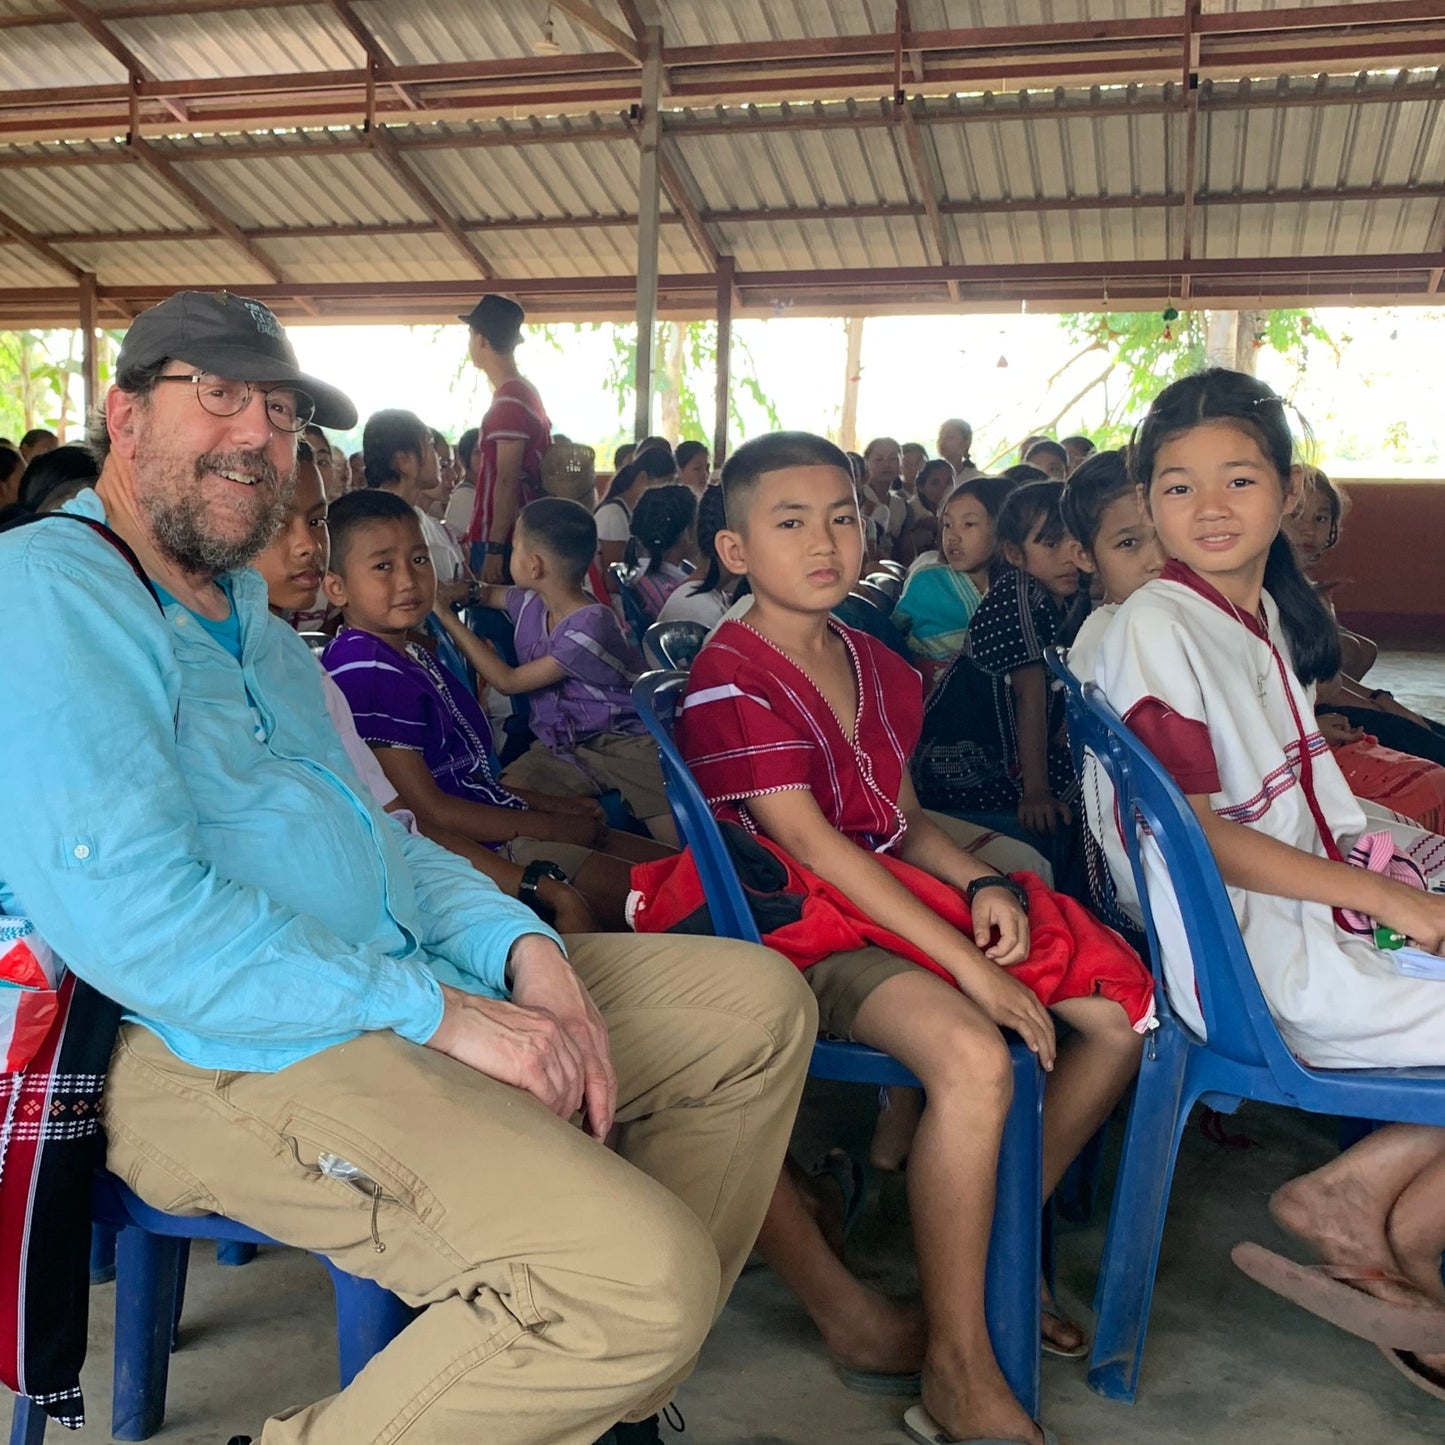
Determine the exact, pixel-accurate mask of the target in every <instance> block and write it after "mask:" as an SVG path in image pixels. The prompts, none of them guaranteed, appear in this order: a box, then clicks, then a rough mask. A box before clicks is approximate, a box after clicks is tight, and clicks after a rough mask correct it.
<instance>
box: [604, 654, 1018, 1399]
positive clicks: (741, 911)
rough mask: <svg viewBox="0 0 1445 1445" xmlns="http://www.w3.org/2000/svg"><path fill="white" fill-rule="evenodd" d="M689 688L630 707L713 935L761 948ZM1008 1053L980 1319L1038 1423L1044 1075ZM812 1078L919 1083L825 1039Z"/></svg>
mask: <svg viewBox="0 0 1445 1445" xmlns="http://www.w3.org/2000/svg"><path fill="white" fill-rule="evenodd" d="M686 686H687V674H686V673H683V672H649V673H646V674H645V675H644V676H642V677H640V678H638V680H637V682H636V683H634V684H633V688H632V700H633V703H634V704H635V705H636V707H637V711H638V715H639V716H640V717H641V718H642V721H643V722H644V723H645V724H646V725H647V730H648V732H650V733H651V734H652V737H653V739H654V741H655V742H656V743H657V746H658V751H659V753H660V754H661V762H662V775H663V778H664V780H665V782H666V785H667V799H668V802H669V804H670V805H671V807H672V815H673V818H674V819H675V820H676V822H677V830H678V833H679V835H680V836H681V837H682V839H683V841H684V842H685V843H686V844H687V845H688V846H689V847H690V848H691V849H692V855H693V860H694V862H695V863H696V865H697V872H698V877H699V878H700V879H701V881H702V886H703V892H704V893H705V894H706V896H707V902H708V911H709V913H710V914H711V916H712V925H713V931H714V933H715V934H716V935H717V936H718V937H719V938H740V939H743V940H744V941H745V942H748V943H760V942H761V941H762V940H761V938H760V937H759V934H758V927H757V924H756V922H755V921H754V919H753V915H752V911H751V910H750V909H749V908H748V902H747V896H746V894H745V893H744V892H743V886H742V883H741V882H740V881H739V879H738V875H737V869H736V867H735V866H734V864H733V861H732V857H731V855H730V854H729V853H728V851H727V845H726V843H724V841H723V836H722V831H721V829H720V828H719V827H718V825H717V822H716V820H715V819H714V818H713V816H712V812H711V810H710V809H709V808H708V806H707V803H706V801H705V800H704V798H703V795H702V790H701V789H700V788H699V787H698V785H697V782H696V780H695V779H694V778H693V776H692V774H691V773H690V772H689V771H688V768H687V764H686V763H685V762H683V760H682V754H681V753H679V752H678V750H677V745H676V744H675V743H674V741H673V727H674V723H675V720H676V713H677V705H678V702H679V700H680V699H681V696H682V693H683V691H684V690H685V688H686ZM1010 1037H1011V1039H1012V1036H1010ZM1009 1054H1010V1057H1011V1058H1012V1060H1013V1070H1014V1078H1013V1084H1014V1092H1013V1104H1012V1106H1011V1108H1010V1110H1009V1115H1008V1119H1007V1121H1006V1123H1005V1126H1004V1136H1003V1145H1002V1147H1001V1149H1000V1150H999V1161H998V1188H997V1196H996V1200H995V1204H994V1216H993V1233H992V1235H991V1236H990V1239H989V1251H988V1275H987V1280H986V1283H985V1300H984V1311H985V1314H986V1316H987V1319H988V1329H989V1336H990V1338H991V1340H992V1341H993V1350H994V1354H995V1356H996V1357H997V1359H998V1363H999V1368H1000V1369H1002V1371H1003V1374H1004V1378H1005V1379H1006V1380H1007V1381H1008V1383H1009V1388H1010V1389H1011V1390H1012V1391H1013V1392H1014V1395H1015V1397H1016V1398H1017V1399H1018V1401H1019V1403H1020V1404H1021V1405H1022V1406H1023V1407H1024V1408H1025V1409H1026V1410H1028V1412H1029V1413H1030V1414H1031V1415H1037V1414H1038V1409H1039V1328H1040V1313H1041V1311H1040V1305H1039V1268H1040V1258H1041V1239H1040V1234H1041V1228H1042V1215H1041V1211H1040V1207H1039V1201H1040V1197H1041V1195H1042V1193H1043V1187H1044V1185H1043V1153H1042V1149H1043V1134H1042V1127H1041V1115H1042V1109H1043V1097H1044V1095H1043V1071H1042V1069H1040V1068H1039V1063H1038V1059H1037V1058H1036V1057H1035V1055H1034V1054H1033V1053H1032V1052H1030V1050H1029V1049H1028V1048H1026V1047H1025V1046H1024V1044H1023V1043H1022V1042H1020V1041H1018V1040H1017V1039H1012V1041H1011V1043H1010V1046H1009ZM808 1072H809V1074H810V1075H811V1076H812V1077H813V1078H815V1079H833V1080H839V1081H842V1082H844V1083H850V1084H871V1085H874V1086H879V1085H885V1084H901V1085H905V1086H907V1087H911V1088H915V1089H916V1088H918V1087H919V1083H918V1080H917V1079H916V1078H914V1076H913V1075H912V1074H911V1073H910V1072H909V1071H908V1070H907V1069H905V1068H904V1067H903V1065H902V1064H900V1063H899V1062H898V1061H897V1060H896V1059H891V1058H889V1056H888V1055H887V1054H884V1053H880V1052H879V1051H878V1050H877V1049H870V1048H868V1047H866V1046H865V1045H863V1044H854V1043H847V1042H845V1041H843V1040H841V1039H830V1038H819V1039H818V1041H817V1042H816V1043H815V1044H814V1045H813V1058H812V1062H811V1063H810V1064H809V1066H808Z"/></svg>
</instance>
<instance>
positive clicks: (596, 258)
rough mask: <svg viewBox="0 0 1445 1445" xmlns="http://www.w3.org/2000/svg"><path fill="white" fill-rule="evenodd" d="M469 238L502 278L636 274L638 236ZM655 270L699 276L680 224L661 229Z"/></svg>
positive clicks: (617, 232)
mask: <svg viewBox="0 0 1445 1445" xmlns="http://www.w3.org/2000/svg"><path fill="white" fill-rule="evenodd" d="M472 238H473V239H474V240H475V241H476V243H477V244H478V245H479V246H480V247H481V249H482V250H483V252H484V253H485V254H486V256H487V258H488V259H489V260H490V261H491V262H492V263H493V264H494V265H495V266H496V267H497V268H498V270H499V271H500V272H501V274H502V275H504V276H519V277H529V278H537V277H545V276H558V277H565V276H635V275H636V274H637V232H636V231H635V230H634V229H632V228H623V227H620V226H619V227H616V228H613V227H610V226H609V227H607V228H606V229H605V230H603V229H594V230H577V231H564V230H557V231H488V230H486V229H485V228H483V229H481V230H479V231H474V232H473V233H472ZM658 256H659V264H660V269H661V271H662V273H663V274H664V275H667V274H669V273H672V272H693V273H699V274H700V273H702V272H703V271H704V267H703V264H702V262H701V260H700V259H699V258H698V256H697V254H696V253H695V252H694V251H693V248H692V245H691V243H690V242H689V241H688V239H687V236H686V235H685V234H684V232H683V230H682V228H681V227H680V226H663V227H662V230H661V234H660V235H659V238H658Z"/></svg>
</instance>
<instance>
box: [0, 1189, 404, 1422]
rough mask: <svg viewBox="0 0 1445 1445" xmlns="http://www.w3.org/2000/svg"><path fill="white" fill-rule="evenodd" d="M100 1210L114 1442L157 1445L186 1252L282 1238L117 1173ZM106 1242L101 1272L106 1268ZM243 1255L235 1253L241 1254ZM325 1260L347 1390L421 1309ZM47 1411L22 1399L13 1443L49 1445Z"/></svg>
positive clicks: (99, 1198)
mask: <svg viewBox="0 0 1445 1445" xmlns="http://www.w3.org/2000/svg"><path fill="white" fill-rule="evenodd" d="M93 1210H94V1216H95V1220H96V1223H97V1225H98V1226H99V1227H100V1228H99V1229H98V1231H97V1233H98V1235H99V1238H100V1240H101V1241H103V1240H104V1238H105V1231H114V1239H115V1260H114V1266H115V1372H114V1380H113V1384H112V1391H111V1427H110V1428H111V1435H112V1436H113V1437H114V1438H115V1439H117V1440H148V1439H149V1438H150V1437H151V1436H152V1435H154V1434H155V1433H156V1431H157V1430H159V1429H160V1427H161V1423H162V1421H163V1420H164V1419H165V1412H166V1384H167V1381H168V1379H169V1375H170V1356H171V1350H172V1348H173V1347H174V1342H175V1327H176V1321H177V1317H178V1314H179V1308H180V1292H181V1290H182V1289H183V1287H184V1281H185V1258H186V1252H187V1250H188V1249H189V1247H190V1242H191V1241H192V1240H193V1239H207V1240H215V1241H217V1244H218V1250H217V1252H218V1255H220V1252H221V1248H222V1247H224V1246H230V1247H231V1248H232V1249H243V1248H246V1247H248V1246H249V1247H251V1248H254V1247H255V1246H256V1245H261V1244H274V1243H276V1241H275V1240H273V1239H270V1238H269V1237H268V1236H266V1235H264V1234H261V1233H260V1232H259V1231H257V1230H254V1229H248V1228H247V1227H246V1226H245V1225H244V1224H238V1223H236V1221H235V1220H232V1219H224V1218H222V1217H221V1216H219V1215H215V1214H204V1215H199V1216H188V1215H179V1214H166V1213H165V1212H164V1211H162V1210H159V1209H153V1208H152V1207H151V1206H150V1205H149V1204H147V1203H145V1201H144V1200H142V1199H141V1198H140V1197H139V1196H138V1195H136V1194H135V1193H133V1192H132V1191H131V1190H130V1189H128V1188H127V1187H126V1186H125V1185H124V1184H122V1183H121V1182H120V1180H119V1179H117V1178H116V1177H115V1176H114V1175H113V1174H97V1175H96V1177H95V1189H94V1195H93ZM105 1253H106V1252H105V1249H104V1245H103V1243H102V1244H101V1246H100V1249H99V1251H98V1257H97V1253H96V1252H93V1253H92V1265H93V1266H96V1265H98V1266H99V1267H100V1268H102V1269H103V1268H104V1265H105ZM233 1257H234V1256H233ZM322 1262H323V1263H324V1264H325V1265H326V1268H327V1269H328V1270H329V1271H330V1273H331V1283H332V1286H333V1288H334V1290H335V1293H336V1340H337V1353H338V1357H339V1363H340V1374H341V1386H342V1388H343V1389H344V1388H345V1387H346V1386H347V1385H349V1384H350V1383H351V1381H352V1379H353V1378H354V1377H355V1376H356V1375H357V1373H358V1372H359V1371H360V1370H361V1368H362V1366H364V1365H365V1364H366V1362H367V1361H368V1360H369V1359H370V1358H371V1357H372V1355H374V1354H376V1353H377V1352H378V1351H379V1350H381V1349H384V1348H385V1347H386V1345H388V1344H389V1343H390V1342H391V1341H392V1340H393V1339H394V1338H395V1337H396V1336H397V1335H398V1334H400V1333H401V1331H402V1330H403V1329H405V1328H406V1326H407V1325H408V1324H410V1322H411V1320H412V1318H413V1316H414V1314H415V1311H413V1310H412V1309H411V1308H410V1307H409V1306H407V1305H405V1304H403V1303H402V1301H401V1300H399V1299H398V1298H397V1297H396V1296H395V1295H394V1294H392V1293H391V1292H390V1291H389V1290H385V1289H383V1288H382V1287H381V1286H380V1285H379V1284H376V1283H375V1282H374V1281H372V1280H369V1279H361V1278H358V1277H357V1276H356V1275H351V1274H347V1273H346V1272H345V1271H343V1270H341V1269H338V1268H337V1267H336V1265H334V1264H332V1263H331V1261H330V1260H328V1259H325V1258H324V1257H323V1258H322ZM45 1422H46V1416H45V1413H44V1412H43V1411H42V1410H41V1409H40V1407H39V1406H38V1405H36V1404H34V1403H33V1402H32V1401H30V1400H28V1399H26V1398H25V1397H23V1396H22V1397H19V1398H17V1399H16V1401H15V1413H14V1415H13V1416H12V1417H11V1425H10V1445H40V1441H41V1440H42V1439H43V1438H44V1435H45Z"/></svg>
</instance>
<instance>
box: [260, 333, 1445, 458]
mask: <svg viewBox="0 0 1445 1445" xmlns="http://www.w3.org/2000/svg"><path fill="white" fill-rule="evenodd" d="M1315 318H1316V322H1317V325H1318V326H1319V327H1320V328H1321V329H1322V330H1323V331H1324V332H1326V333H1327V334H1328V335H1329V336H1330V338H1331V339H1332V340H1333V342H1334V343H1335V346H1336V348H1338V351H1339V355H1338V357H1336V355H1334V354H1333V352H1332V350H1331V349H1330V348H1329V347H1326V346H1324V345H1322V344H1321V345H1318V346H1315V345H1312V346H1311V347H1310V349H1309V359H1308V364H1307V367H1306V369H1305V371H1304V374H1303V375H1300V374H1299V373H1298V372H1297V370H1296V368H1295V367H1294V366H1293V365H1292V364H1291V363H1289V362H1287V361H1285V360H1283V359H1282V358H1279V357H1278V356H1276V355H1275V354H1274V353H1272V352H1270V351H1268V350H1265V351H1262V352H1261V353H1260V373H1261V375H1262V376H1264V377H1265V378H1266V379H1267V380H1269V381H1270V382H1271V383H1272V384H1273V385H1274V386H1275V387H1276V388H1277V389H1279V390H1280V391H1281V394H1282V395H1284V396H1286V397H1287V398H1288V399H1290V400H1291V401H1292V402H1293V403H1294V405H1295V408H1296V410H1297V412H1298V413H1299V414H1301V415H1302V416H1303V417H1305V418H1306V419H1307V420H1308V423H1309V425H1310V428H1311V430H1312V431H1313V433H1314V435H1315V439H1316V443H1317V445H1318V447H1319V450H1320V459H1321V462H1322V463H1323V464H1324V465H1326V466H1327V468H1329V469H1330V470H1331V472H1332V474H1333V473H1334V472H1338V473H1339V474H1340V475H1341V476H1357V477H1358V476H1371V475H1386V476H1434V477H1439V476H1442V475H1445V406H1442V402H1445V389H1442V382H1441V368H1440V366H1439V364H1438V357H1437V348H1438V346H1439V344H1440V338H1441V336H1442V334H1445V332H1442V329H1441V328H1442V325H1445V310H1440V309H1434V310H1424V309H1420V308H1414V307H1400V308H1358V309H1328V308H1323V309H1320V310H1318V311H1316V313H1315ZM288 330H289V332H290V335H291V338H292V340H293V342H294V344H295V346H296V350H297V353H298V355H299V357H300V359H301V362H302V365H303V367H304V368H306V369H309V370H312V371H314V372H315V373H316V374H318V375H320V376H323V377H325V378H326V380H328V381H330V382H333V383H334V384H336V385H338V386H340V387H342V388H343V389H344V390H346V391H348V392H349V393H350V394H351V396H352V397H353V399H354V400H355V401H356V403H357V408H358V411H359V412H360V413H361V416H362V417H363V418H365V417H366V416H367V415H368V414H369V413H370V412H372V411H375V410H378V409H379V408H381V407H384V406H400V407H406V408H408V409H410V410H412V411H415V412H417V413H418V414H419V415H421V416H422V417H423V418H424V419H425V420H426V421H427V422H428V423H429V424H430V425H432V426H436V427H439V428H440V429H441V430H442V431H443V432H445V433H447V434H448V435H450V436H452V437H455V436H457V435H458V434H459V433H460V432H461V431H463V430H464V429H465V428H466V427H468V426H474V425H476V423H477V422H478V421H479V420H480V417H481V414H482V412H483V411H484V410H485V407H486V399H487V396H488V391H487V387H486V383H485V380H484V379H483V378H482V377H481V375H480V373H478V372H476V371H475V370H473V369H472V367H471V366H470V364H469V363H468V362H467V360H466V354H465V333H464V331H463V329H462V327H461V326H460V325H457V326H451V327H430V326H424V327H400V326H376V327H364V326H363V327H356V326H348V327H328V326H310V327H308V326H292V327H289V328H288ZM611 332H612V328H610V327H597V328H594V327H589V326H581V327H575V328H572V327H554V328H551V331H550V336H551V338H553V339H554V342H555V344H553V343H552V342H549V338H548V337H547V336H542V335H537V334H533V335H532V336H531V337H530V338H529V340H528V341H527V342H526V343H525V344H524V345H523V347H522V348H521V350H520V351H519V352H518V360H519V363H520V365H521V368H522V371H523V373H524V374H525V375H526V376H528V377H529V378H530V379H531V380H532V381H533V382H534V383H536V385H537V387H538V389H539V390H540V391H541V393H542V397H543V400H544V402H545V404H546V406H547V409H548V412H549V414H550V415H551V418H552V422H553V426H554V428H555V429H557V430H559V431H562V432H565V433H566V434H567V435H568V436H570V437H571V438H572V439H573V440H574V441H583V442H587V443H589V444H591V445H594V446H596V447H597V449H598V459H599V463H601V462H603V460H604V458H606V457H609V456H610V453H611V449H612V447H613V446H615V445H616V444H617V443H618V442H620V441H622V440H623V439H624V437H625V435H626V433H627V432H628V430H629V429H630V420H631V413H632V404H631V401H630V399H629V400H628V402H627V405H626V418H625V419H624V416H623V412H622V408H621V406H620V405H619V401H618V398H617V396H616V394H615V393H614V392H613V391H612V390H610V389H609V388H608V387H607V385H606V382H605V378H606V376H607V373H608V371H609V368H610V367H611V366H612V364H613V362H614V358H615V355H616V352H615V344H614V340H613V337H612V335H611ZM734 336H735V343H734V344H735V346H736V347H737V348H738V349H737V350H735V352H734V364H733V371H734V376H735V377H736V376H737V375H738V374H739V372H740V371H742V372H746V371H752V372H754V373H755V374H756V376H757V378H758V382H759V384H760V386H761V388H762V390H763V392H764V393H765V394H766V395H768V396H769V397H770V398H771V399H772V401H773V403H774V405H775V407H776V408H777V411H778V414H779V417H780V419H781V421H782V424H783V425H784V426H788V427H795V428H801V429H806V430H812V431H822V432H829V431H832V432H833V433H834V434H836V431H837V427H838V423H839V418H840V412H841V406H842V396H843V389H844V372H845V369H846V361H847V353H846V345H845V335H844V325H843V322H842V321H841V320H840V319H813V318H801V317H780V318H771V319H768V320H744V321H740V322H738V323H736V324H735V326H734ZM743 348H746V357H744V355H743V354H742V349H743ZM1073 350H1074V348H1073V347H1072V346H1071V344H1070V342H1069V341H1068V339H1067V337H1066V336H1065V334H1064V332H1063V330H1062V328H1061V325H1060V322H1059V318H1058V317H1056V316H1051V315H1042V314H1031V315H1030V314H1024V315H1007V316H974V315H968V316H957V317H949V316H896V317H872V318H869V320H868V321H867V322H866V323H865V327H864V339H863V363H862V368H861V371H860V380H859V393H858V437H859V441H860V442H864V441H866V440H867V439H868V438H869V437H871V436H875V435H884V434H886V435H890V436H894V437H896V438H897V439H898V440H900V441H910V440H918V441H922V442H923V443H924V444H925V445H926V446H928V448H929V450H930V451H932V450H933V449H934V447H933V444H934V440H935V438H936V437H937V433H938V424H939V423H940V422H941V421H942V420H943V419H944V418H946V417H950V416H964V417H966V418H967V419H968V420H969V421H971V422H972V423H973V425H974V429H975V433H976V436H977V442H976V445H975V453H976V454H979V455H982V456H986V455H987V454H989V453H991V452H993V451H997V450H1001V449H1003V448H1004V447H1006V446H1008V445H1009V444H1010V443H1011V442H1015V441H1017V439H1019V438H1021V437H1023V436H1025V435H1027V434H1028V433H1029V432H1030V431H1031V430H1033V428H1034V426H1035V424H1036V423H1037V422H1038V421H1039V420H1040V419H1041V418H1043V419H1047V418H1048V417H1051V416H1053V415H1054V413H1055V412H1056V411H1058V409H1059V406H1060V405H1062V403H1063V402H1065V401H1066V400H1067V399H1068V398H1069V397H1070V396H1072V395H1073V394H1074V393H1075V392H1077V391H1078V390H1079V389H1080V387H1082V386H1083V384H1084V383H1085V382H1086V381H1087V380H1088V379H1089V377H1090V376H1091V375H1092V374H1094V373H1095V372H1096V370H1097V369H1098V363H1097V358H1094V359H1090V360H1089V361H1088V362H1087V364H1085V363H1079V364H1078V365H1077V366H1075V367H1073V368H1072V369H1071V370H1068V371H1066V372H1065V373H1064V374H1063V375H1062V376H1060V377H1059V378H1058V379H1057V381H1056V383H1055V385H1054V387H1053V388H1052V389H1051V390H1049V389H1047V388H1046V387H1045V385H1044V383H1045V382H1046V380H1047V379H1048V378H1050V377H1051V376H1053V374H1054V373H1055V372H1057V371H1058V370H1059V369H1060V367H1062V366H1063V365H1064V363H1066V362H1067V361H1069V360H1070V358H1071V356H1072V354H1073ZM1005 363H1006V364H1005ZM700 383H701V384H700V385H699V387H698V390H699V392H700V394H701V395H700V400H701V405H702V411H703V416H704V418H705V424H706V430H707V432H709V433H710V432H711V417H712V380H711V377H710V376H706V377H703V378H701V379H700ZM1103 408H1104V398H1103V394H1102V392H1100V391H1096V392H1095V393H1094V395H1093V396H1092V397H1091V398H1089V399H1087V400H1086V401H1085V402H1084V403H1082V404H1081V405H1080V406H1078V407H1075V408H1073V409H1072V410H1071V411H1067V412H1066V413H1065V414H1064V415H1063V416H1062V417H1061V418H1060V419H1059V422H1058V424H1057V427H1056V434H1058V435H1064V434H1066V433H1067V432H1069V431H1073V430H1076V429H1087V428H1088V427H1089V426H1090V425H1092V424H1096V423H1097V422H1098V421H1099V420H1101V418H1102V414H1103ZM743 410H744V425H743V427H742V429H741V434H739V429H738V428H737V427H734V428H733V431H732V436H731V440H732V442H733V444H734V445H735V444H736V443H737V442H739V441H742V440H745V439H746V437H747V436H748V435H756V434H757V433H758V432H761V431H766V430H768V429H769V424H768V421H767V418H766V415H765V414H764V413H763V412H762V410H761V409H760V408H758V407H756V406H753V405H751V403H750V402H747V401H746V400H745V401H744V402H743ZM657 419H658V418H657V415H656V413H654V422H655V423H656V421H657ZM702 439H703V440H707V439H708V437H707V436H704V437H703V438H702ZM1331 463H1333V465H1331Z"/></svg>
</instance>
